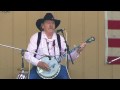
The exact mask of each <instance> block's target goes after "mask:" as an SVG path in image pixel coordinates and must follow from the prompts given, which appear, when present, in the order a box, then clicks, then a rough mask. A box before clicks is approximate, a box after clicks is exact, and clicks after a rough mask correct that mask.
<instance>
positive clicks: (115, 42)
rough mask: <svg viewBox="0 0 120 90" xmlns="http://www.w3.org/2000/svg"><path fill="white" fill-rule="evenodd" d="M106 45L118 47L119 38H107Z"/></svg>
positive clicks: (119, 45)
mask: <svg viewBox="0 0 120 90" xmlns="http://www.w3.org/2000/svg"><path fill="white" fill-rule="evenodd" d="M108 47H120V39H113V38H109V39H108Z"/></svg>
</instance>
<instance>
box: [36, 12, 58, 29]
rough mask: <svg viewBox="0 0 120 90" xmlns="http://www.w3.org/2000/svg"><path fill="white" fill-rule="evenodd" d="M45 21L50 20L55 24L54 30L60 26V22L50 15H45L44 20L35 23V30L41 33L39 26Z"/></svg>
mask: <svg viewBox="0 0 120 90" xmlns="http://www.w3.org/2000/svg"><path fill="white" fill-rule="evenodd" d="M45 20H52V21H54V22H55V28H57V27H58V26H59V24H60V20H57V19H55V18H54V16H53V15H52V13H46V15H45V16H44V18H42V19H38V20H37V22H36V26H37V28H38V29H39V30H40V31H42V30H43V29H42V27H41V24H42V23H43V22H44V21H45Z"/></svg>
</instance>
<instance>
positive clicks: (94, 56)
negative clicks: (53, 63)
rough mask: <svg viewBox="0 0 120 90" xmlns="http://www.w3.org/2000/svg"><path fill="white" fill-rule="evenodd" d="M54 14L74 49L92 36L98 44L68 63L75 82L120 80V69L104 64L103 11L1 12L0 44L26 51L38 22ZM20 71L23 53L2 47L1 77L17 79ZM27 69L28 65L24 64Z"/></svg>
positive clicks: (0, 48) (0, 50) (87, 48)
mask: <svg viewBox="0 0 120 90" xmlns="http://www.w3.org/2000/svg"><path fill="white" fill-rule="evenodd" d="M46 12H52V13H53V14H54V16H55V18H57V19H60V20H61V25H60V26H59V27H58V29H59V28H65V30H66V31H67V33H68V43H69V45H70V47H71V48H72V47H73V46H74V45H78V44H79V43H81V42H84V41H85V40H86V39H88V38H89V37H90V36H94V37H95V38H96V41H95V42H93V43H90V44H88V45H87V47H86V48H85V50H84V51H83V52H82V54H81V55H80V57H79V58H78V60H77V61H75V62H74V64H71V63H70V64H69V73H70V76H71V78H72V79H101V78H103V79H111V78H120V70H119V69H120V66H119V65H118V66H116V65H107V64H105V17H104V11H11V12H8V13H2V12H0V43H1V44H6V45H11V46H14V47H18V48H24V49H26V47H27V45H28V42H29V39H30V37H31V35H32V34H34V33H35V32H38V29H37V28H36V26H35V23H36V20H37V19H38V18H42V17H43V16H44V15H45V13H46ZM20 68H21V55H20V51H17V50H13V49H9V48H5V47H1V46H0V78H1V79H3V78H5V79H11V78H12V79H15V78H16V76H17V75H18V73H19V70H17V69H20ZM25 69H28V63H27V62H26V61H25Z"/></svg>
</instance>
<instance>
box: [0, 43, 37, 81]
mask: <svg viewBox="0 0 120 90" xmlns="http://www.w3.org/2000/svg"><path fill="white" fill-rule="evenodd" d="M0 46H3V47H7V48H12V49H15V50H19V51H21V56H22V65H21V66H22V68H21V73H20V74H19V75H18V76H17V79H27V78H28V76H26V75H25V72H24V53H25V52H29V51H28V50H25V49H20V48H15V47H12V46H8V45H3V44H0ZM30 53H34V54H37V53H36V52H30Z"/></svg>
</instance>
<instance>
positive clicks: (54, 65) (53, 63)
mask: <svg viewBox="0 0 120 90" xmlns="http://www.w3.org/2000/svg"><path fill="white" fill-rule="evenodd" d="M42 62H45V63H46V64H48V65H49V67H50V70H49V71H46V70H43V69H41V68H40V67H37V73H38V75H39V76H40V77H41V78H43V79H53V78H55V77H56V76H57V75H58V74H59V72H60V68H61V65H60V64H59V63H58V62H57V60H56V59H55V58H54V57H52V58H51V60H49V58H48V57H44V58H42Z"/></svg>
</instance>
